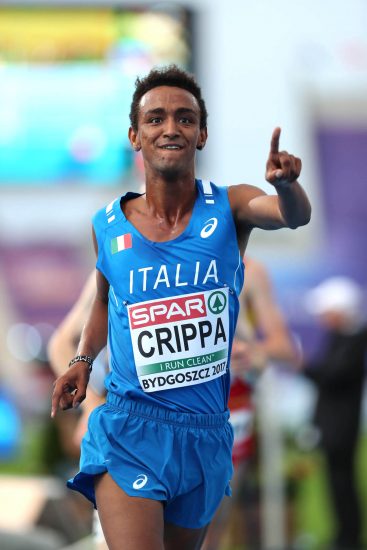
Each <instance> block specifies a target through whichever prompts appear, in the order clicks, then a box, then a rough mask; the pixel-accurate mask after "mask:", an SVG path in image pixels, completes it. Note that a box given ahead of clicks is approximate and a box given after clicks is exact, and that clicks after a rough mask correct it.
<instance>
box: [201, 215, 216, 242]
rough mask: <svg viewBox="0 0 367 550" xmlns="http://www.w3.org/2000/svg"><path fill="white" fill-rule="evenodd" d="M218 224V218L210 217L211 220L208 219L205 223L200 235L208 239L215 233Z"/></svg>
mask: <svg viewBox="0 0 367 550" xmlns="http://www.w3.org/2000/svg"><path fill="white" fill-rule="evenodd" d="M217 225H218V220H217V218H209V220H206V222H205V225H204V227H203V229H202V230H201V233H200V237H201V238H202V239H207V238H208V237H210V235H212V234H213V233H214V231H215V230H216V228H217Z"/></svg>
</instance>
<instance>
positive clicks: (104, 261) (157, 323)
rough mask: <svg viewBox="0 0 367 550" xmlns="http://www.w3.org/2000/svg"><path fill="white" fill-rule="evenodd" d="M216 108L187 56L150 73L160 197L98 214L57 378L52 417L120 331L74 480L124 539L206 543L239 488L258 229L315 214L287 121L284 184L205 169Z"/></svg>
mask: <svg viewBox="0 0 367 550" xmlns="http://www.w3.org/2000/svg"><path fill="white" fill-rule="evenodd" d="M206 119H207V112H206V108H205V103H204V100H203V99H202V97H201V90H200V88H199V87H198V85H197V84H196V82H195V80H194V79H193V77H191V76H190V75H188V74H187V73H185V72H184V71H181V70H180V69H178V68H177V67H175V66H171V67H168V68H165V69H161V70H152V71H151V72H150V73H149V74H148V76H147V77H145V78H143V79H138V80H137V83H136V89H135V92H134V95H133V101H132V105H131V111H130V121H131V127H130V129H129V138H130V142H131V144H132V146H133V148H134V149H135V150H136V151H139V150H141V152H142V155H143V159H144V167H145V178H146V181H145V185H146V194H145V195H139V194H136V193H127V194H126V195H125V196H124V197H122V199H121V200H116V201H114V202H113V203H112V204H110V205H108V206H107V207H106V208H105V209H103V210H101V211H99V212H98V213H97V214H96V216H95V217H94V242H95V247H96V251H97V255H98V256H97V258H98V259H97V295H96V298H95V301H94V303H93V306H92V310H91V314H90V316H89V319H88V321H87V323H86V325H85V327H84V330H83V333H82V336H81V340H80V343H79V348H78V356H77V358H75V359H74V360H73V361H72V362H71V368H70V369H69V370H68V371H67V373H66V374H64V375H63V376H61V377H60V378H59V379H58V380H57V381H56V383H55V389H54V394H53V399H52V412H51V414H52V416H54V415H55V414H56V410H57V408H58V407H60V408H62V409H67V408H71V407H75V406H78V405H79V404H80V402H81V401H82V400H83V399H84V397H85V391H86V386H87V383H88V379H89V373H90V367H91V364H92V362H93V359H94V357H96V355H97V354H98V352H99V351H100V350H101V349H102V347H103V346H105V345H106V341H107V333H108V342H109V348H110V367H111V372H110V374H109V376H108V378H107V382H106V385H107V390H108V395H107V403H106V405H103V406H102V407H99V408H98V409H96V410H95V411H93V413H92V414H91V416H90V419H89V430H88V433H87V435H86V437H85V438H84V440H83V444H82V454H81V465H80V473H79V474H78V475H77V476H76V477H75V478H74V479H73V480H71V481H70V482H69V483H70V486H71V487H72V488H75V489H77V490H79V491H81V492H83V493H84V494H85V495H86V496H87V497H88V498H89V499H90V500H91V501H92V502H93V503H95V504H96V506H97V508H98V512H99V516H100V519H101V523H102V527H103V531H104V534H105V537H106V541H107V544H108V547H109V548H110V549H112V550H117V549H119V550H120V549H121V547H122V543H121V541H124V542H123V548H124V549H125V550H138V549H139V550H140V549H142V548H150V549H151V550H158V549H159V550H161V549H162V548H165V549H166V550H170V549H171V548H172V549H173V548H175V550H180V549H185V550H189V549H196V548H200V545H201V543H202V541H203V538H204V536H205V532H206V530H207V527H208V525H209V523H210V520H211V518H212V517H213V514H214V512H215V510H216V508H217V507H218V505H219V503H220V501H221V500H222V498H223V496H224V494H226V493H227V494H228V493H229V490H230V489H229V480H230V478H231V475H232V460H231V450H232V440H233V433H232V429H231V427H230V424H229V423H228V416H229V415H228V410H227V400H228V394H229V370H228V368H229V364H228V358H229V356H230V351H231V344H232V340H233V335H234V330H235V325H236V320H237V315H238V294H239V293H240V290H241V287H242V283H243V263H242V257H243V253H244V250H245V248H246V244H247V241H248V238H249V236H250V233H251V231H252V229H253V228H254V227H260V228H264V229H278V228H281V227H291V228H296V227H298V226H299V225H304V224H306V223H308V221H309V219H310V204H309V201H308V199H307V196H306V194H305V192H304V190H303V189H302V187H301V186H300V184H299V183H298V182H297V177H298V175H299V173H300V170H301V161H300V159H298V158H296V157H294V156H292V155H289V154H288V153H286V152H279V150H278V146H279V137H280V129H279V128H277V129H275V130H274V132H273V136H272V140H271V150H270V154H269V158H268V162H267V171H266V179H267V180H268V181H269V182H270V183H271V184H273V185H274V187H275V189H276V191H277V195H271V196H269V195H266V194H265V193H264V192H262V191H261V190H260V189H258V188H256V187H253V186H249V185H244V184H243V185H238V186H232V187H229V188H228V189H226V188H219V187H217V186H215V185H214V184H212V183H210V182H202V181H200V180H197V179H195V152H196V150H197V149H198V150H201V149H203V147H204V146H205V143H206V140H207V125H206ZM107 327H108V328H107Z"/></svg>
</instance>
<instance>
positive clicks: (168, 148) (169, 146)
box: [159, 143, 183, 151]
mask: <svg viewBox="0 0 367 550" xmlns="http://www.w3.org/2000/svg"><path fill="white" fill-rule="evenodd" d="M159 148H160V149H164V150H165V151H179V150H181V149H182V148H183V147H182V145H178V144H177V143H166V144H165V145H159Z"/></svg>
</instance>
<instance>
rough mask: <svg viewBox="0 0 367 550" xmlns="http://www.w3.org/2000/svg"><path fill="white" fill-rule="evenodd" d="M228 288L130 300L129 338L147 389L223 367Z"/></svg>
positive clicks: (197, 379)
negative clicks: (151, 298)
mask: <svg viewBox="0 0 367 550" xmlns="http://www.w3.org/2000/svg"><path fill="white" fill-rule="evenodd" d="M228 308H229V304H228V288H221V289H218V290H208V291H205V292H198V293H194V294H185V295H181V296H175V297H172V298H164V299H158V300H152V301H148V302H140V303H139V304H133V305H130V306H128V308H127V309H128V316H129V324H130V333H131V341H132V346H133V353H134V359H135V365H136V371H137V375H138V378H139V382H140V385H141V387H142V389H143V390H144V391H145V392H154V391H158V390H168V389H171V388H178V387H183V386H192V385H195V384H202V383H203V382H208V381H209V380H213V379H214V378H218V377H219V376H223V374H225V372H226V369H227V358H228V339H229V315H228Z"/></svg>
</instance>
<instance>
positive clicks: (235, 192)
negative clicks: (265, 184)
mask: <svg viewBox="0 0 367 550" xmlns="http://www.w3.org/2000/svg"><path fill="white" fill-rule="evenodd" d="M261 195H266V193H265V192H264V191H262V190H261V189H260V188H259V187H256V186H255V185H249V184H247V183H239V184H238V185H230V186H229V187H228V198H229V202H230V204H231V208H232V210H237V209H238V208H239V207H241V208H243V206H244V204H246V202H249V201H250V200H251V199H254V198H256V197H259V196H261Z"/></svg>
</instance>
